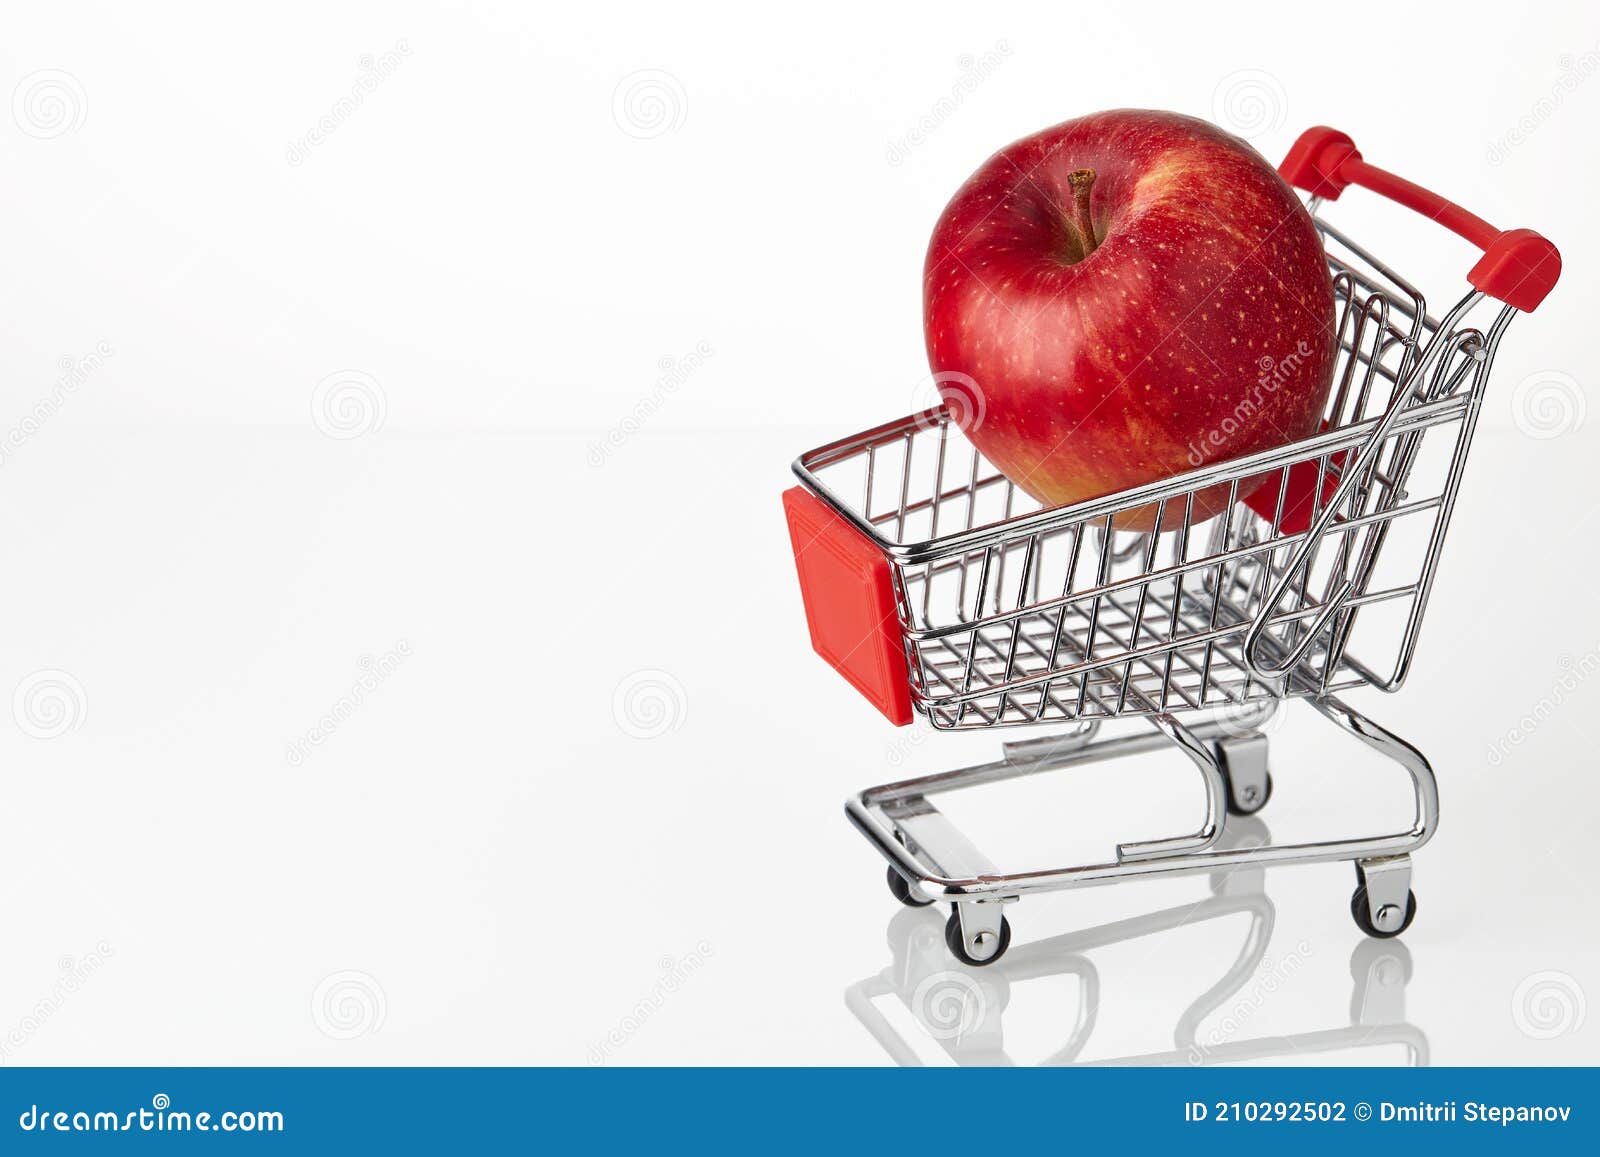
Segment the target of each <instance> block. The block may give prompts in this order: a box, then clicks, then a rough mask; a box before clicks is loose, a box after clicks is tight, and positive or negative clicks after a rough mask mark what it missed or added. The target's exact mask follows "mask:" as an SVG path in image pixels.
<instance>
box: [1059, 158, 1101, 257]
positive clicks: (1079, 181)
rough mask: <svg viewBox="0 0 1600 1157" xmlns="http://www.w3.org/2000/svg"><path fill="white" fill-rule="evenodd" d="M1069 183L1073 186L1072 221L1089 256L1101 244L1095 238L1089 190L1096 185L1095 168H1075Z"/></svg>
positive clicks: (1085, 253)
mask: <svg viewBox="0 0 1600 1157" xmlns="http://www.w3.org/2000/svg"><path fill="white" fill-rule="evenodd" d="M1067 184H1068V185H1071V186H1072V215H1073V222H1072V223H1073V225H1074V226H1076V228H1077V230H1078V237H1079V239H1080V240H1081V241H1082V242H1083V255H1084V257H1087V256H1089V254H1091V253H1093V252H1094V251H1095V247H1096V246H1097V245H1098V244H1099V242H1097V241H1096V240H1095V239H1094V219H1093V218H1092V217H1091V216H1090V215H1089V190H1090V189H1092V188H1093V187H1094V170H1093V169H1074V170H1073V171H1072V172H1070V173H1068V174H1067Z"/></svg>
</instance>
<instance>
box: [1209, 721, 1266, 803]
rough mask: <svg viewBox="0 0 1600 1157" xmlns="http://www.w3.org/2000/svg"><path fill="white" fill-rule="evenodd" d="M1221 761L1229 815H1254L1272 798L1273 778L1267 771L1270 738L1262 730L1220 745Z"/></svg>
mask: <svg viewBox="0 0 1600 1157" xmlns="http://www.w3.org/2000/svg"><path fill="white" fill-rule="evenodd" d="M1216 750H1217V762H1218V763H1219V764H1221V766H1222V783H1223V787H1224V789H1225V795H1226V797H1227V804H1228V814H1229V815H1235V816H1253V815H1255V814H1256V813H1257V812H1258V811H1260V810H1261V809H1262V808H1264V807H1266V806H1267V801H1268V800H1269V799H1271V798H1272V775H1271V773H1270V772H1268V771H1267V737H1266V736H1265V735H1262V734H1261V733H1260V732H1259V731H1257V732H1253V733H1252V734H1250V735H1239V736H1235V737H1233V738H1231V739H1223V740H1220V741H1218V743H1217V748H1216Z"/></svg>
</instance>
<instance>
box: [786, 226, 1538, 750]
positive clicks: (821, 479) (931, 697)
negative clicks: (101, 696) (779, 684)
mask: <svg viewBox="0 0 1600 1157" xmlns="http://www.w3.org/2000/svg"><path fill="white" fill-rule="evenodd" d="M1318 227H1319V229H1320V230H1321V231H1322V233H1323V235H1324V238H1325V240H1326V242H1327V244H1328V247H1329V266H1330V269H1331V271H1332V273H1333V277H1334V286H1335V292H1336V297H1337V301H1338V304H1339V316H1338V323H1339V330H1338V341H1339V349H1340V356H1339V360H1338V363H1337V365H1336V367H1335V376H1334V383H1335V388H1334V390H1333V392H1332V396H1331V398H1330V401H1329V407H1328V411H1327V415H1326V428H1325V429H1324V431H1323V432H1322V433H1319V434H1317V435H1315V436H1313V437H1310V438H1307V439H1304V440H1302V441H1299V442H1295V443H1291V444H1289V445H1287V446H1282V447H1278V448H1276V449H1272V450H1266V451H1262V452H1260V453H1256V454H1252V455H1249V456H1247V457H1244V458H1236V459H1230V460H1227V461H1220V462H1214V463H1210V464H1204V465H1201V466H1198V467H1197V468H1196V469H1194V470H1191V471H1189V472H1187V473H1185V474H1182V475H1179V476H1177V477H1174V478H1170V479H1167V480H1164V481H1160V482H1154V483H1150V484H1149V485H1146V486H1141V487H1137V488H1135V489H1132V490H1127V491H1123V492H1120V493H1116V494H1110V495H1106V496H1105V497H1102V498H1097V499H1092V500H1089V501H1085V502H1080V503H1076V504H1073V505H1070V506H1065V507H1057V508H1051V509H1039V508H1038V503H1036V502H1034V501H1033V500H1032V499H1031V498H1029V497H1028V496H1027V495H1026V494H1025V493H1023V492H1022V491H1021V490H1020V489H1019V488H1018V487H1016V486H1015V485H1014V484H1013V483H1012V482H1011V481H1010V480H1009V479H1007V478H1006V477H1005V476H1004V475H1003V474H1001V473H1000V471H999V470H998V469H997V468H995V467H994V466H993V465H992V464H990V463H989V462H988V460H987V459H985V458H984V457H983V455H982V454H981V453H979V451H978V450H977V448H976V447H974V446H973V445H972V444H971V443H970V442H968V441H967V439H966V438H965V437H964V435H963V434H962V432H961V430H960V429H959V428H958V427H957V426H956V425H955V424H954V422H953V420H952V418H951V416H950V414H948V413H947V412H946V411H945V410H944V409H942V408H940V409H934V410H929V411H926V412H924V413H921V414H914V415H910V416H908V417H906V418H902V419H900V420H899V421H897V422H891V423H889V424H887V425H884V426H880V427H877V428H876V429H873V430H869V431H867V432H865V433H863V434H859V435H856V436H854V437H852V438H846V439H842V440H840V441H837V442H833V443H830V444H829V445H827V446H823V447H820V448H818V449H816V450H813V451H811V452H809V453H807V454H804V455H802V456H801V457H800V458H799V459H798V460H797V461H796V462H795V464H794V471H795V473H796V475H797V476H798V477H799V478H800V479H801V481H802V482H803V483H804V484H805V485H806V486H807V487H808V488H809V489H810V490H811V491H812V492H813V493H815V494H816V495H817V496H818V497H819V498H821V499H822V500H823V501H824V502H826V503H827V504H828V505H829V506H830V507H831V508H832V509H833V510H834V512H836V513H837V514H838V515H839V516H840V517H841V518H843V519H845V520H846V521H847V522H849V523H850V524H851V525H853V526H854V527H855V528H856V529H857V530H858V531H860V532H861V533H862V534H863V535H865V536H866V537H867V538H868V539H869V540H870V541H871V542H873V543H874V544H875V545H876V546H877V547H878V549H879V550H881V551H882V552H883V555H884V557H885V558H886V559H887V560H888V561H889V562H890V564H891V569H892V573H893V578H894V585H895V592H896V597H897V602H898V605H899V613H900V631H901V637H902V642H903V645H904V649H905V655H906V661H907V668H908V671H909V674H910V683H911V687H910V690H911V697H912V702H913V705H914V706H915V708H916V709H917V710H918V711H919V712H921V713H922V714H923V715H924V716H926V717H927V718H928V720H929V722H931V723H932V724H933V725H934V726H935V727H937V728H941V729H948V730H959V729H969V728H975V727H990V726H1016V725H1029V724H1040V723H1055V722H1062V721H1073V720H1077V719H1087V718H1112V717H1118V716H1125V715H1152V716H1159V715H1163V714H1168V713H1173V712H1184V711H1191V710H1192V711H1200V710H1204V709H1207V708H1210V707H1215V706H1219V705H1222V704H1228V703H1242V702H1249V701H1265V700H1270V699H1278V698H1283V697H1285V696H1307V695H1309V696H1316V695H1323V694H1327V693H1329V692H1335V691H1340V690H1345V689H1350V688H1356V687H1366V686H1374V687H1378V688H1380V689H1382V690H1385V691H1393V690H1396V689H1398V688H1399V686H1400V685H1401V684H1402V683H1403V681H1404V679H1405V677H1406V675H1407V673H1408V672H1409V669H1410V665H1411V660H1412V655H1413V653H1414V651H1415V647H1416V643H1417V638H1418V635H1419V633H1420V630H1421V624H1422V618H1423V613H1424V611H1425V609H1426V606H1427V603H1428V599H1429V596H1430V594H1431V592H1432V588H1433V583H1434V579H1435V576H1436V573H1437V568H1438V562H1439V556H1440V551H1441V549H1442V546H1443V542H1444V537H1445V533H1446V531H1447V530H1448V528H1449V523H1450V517H1451V514H1452V513H1453V510H1454V506H1455V500H1456V495H1457V493H1458V490H1459V486H1460V482H1461V477H1462V473H1463V470H1464V467H1465V462H1466V456H1467V452H1468V450H1469V448H1470V446H1471V442H1472V435H1473V432H1474V429H1475V427H1476V424H1477V418H1478V414H1479V411H1480V408H1481V405H1482V400H1483V394H1484V390H1485V387H1486V384H1487V381H1488V376H1489V371H1490V369H1491V367H1492V365H1493V360H1494V355H1495V352H1496V350H1497V349H1498V347H1499V344H1500V340H1501V338H1502V337H1503V335H1504V333H1505V330H1506V327H1507V326H1508V325H1509V324H1510V322H1511V319H1512V318H1513V317H1514V316H1515V315H1516V311H1515V310H1514V309H1511V308H1510V307H1500V308H1499V312H1498V314H1496V315H1495V316H1494V318H1493V320H1492V321H1491V323H1490V324H1489V326H1488V328H1487V331H1486V332H1485V331H1482V330H1479V329H1477V328H1474V327H1473V326H1472V325H1470V324H1469V319H1470V318H1471V317H1472V316H1474V315H1475V314H1476V313H1477V312H1478V311H1479V309H1480V308H1481V307H1482V306H1483V303H1484V302H1485V301H1486V299H1485V297H1484V295H1483V294H1481V293H1479V292H1478V291H1476V290H1472V291H1470V292H1468V293H1467V294H1466V295H1464V296H1463V297H1462V298H1461V299H1460V300H1459V301H1458V302H1457V303H1456V304H1455V305H1454V306H1453V307H1452V308H1451V309H1450V310H1449V311H1448V312H1447V313H1446V314H1445V315H1444V317H1443V319H1441V320H1435V319H1434V318H1432V317H1431V316H1430V315H1429V314H1428V312H1427V304H1426V302H1425V301H1424V299H1423V297H1422V295H1421V294H1420V292H1418V291H1417V290H1416V289H1415V288H1414V287H1412V286H1411V285H1410V283H1408V282H1406V281H1405V280H1404V279H1403V278H1401V277H1400V276H1399V275H1398V274H1396V273H1395V272H1394V271H1393V270H1391V269H1390V268H1389V267H1388V266H1386V265H1384V264H1383V263H1382V262H1380V261H1378V260H1377V259H1376V258H1374V257H1372V256H1371V255H1370V254H1368V253H1367V252H1366V251H1365V250H1363V249H1361V248H1360V247H1359V246H1357V245H1356V244H1355V243H1354V242H1352V241H1350V240H1349V238H1347V237H1345V236H1344V235H1343V234H1342V233H1339V232H1338V231H1337V230H1335V229H1333V228H1332V227H1331V226H1328V225H1327V224H1326V223H1323V222H1318ZM1267 361H1270V359H1267ZM1265 382H1266V379H1265V378H1264V379H1263V382H1262V383H1258V386H1257V388H1258V390H1259V389H1260V388H1262V386H1263V385H1264V384H1265ZM1430 434H1431V435H1432V437H1429V435H1430ZM1419 466H1420V467H1421V469H1419ZM1312 474H1314V477H1315V484H1314V486H1311V487H1308V489H1309V493H1308V494H1307V496H1306V497H1307V498H1308V499H1309V501H1310V502H1311V509H1310V512H1309V514H1310V517H1309V525H1303V523H1304V521H1306V520H1305V519H1303V518H1300V517H1298V515H1299V514H1300V513H1301V512H1299V511H1297V510H1295V509H1293V508H1290V507H1289V506H1288V503H1289V500H1290V496H1291V493H1292V491H1291V485H1290V483H1291V477H1298V478H1299V479H1300V481H1301V484H1302V485H1303V484H1304V483H1305V482H1306V480H1307V479H1308V478H1309V477H1310V476H1311V475H1312ZM1274 499H1275V501H1274ZM1219 507H1220V509H1219ZM1151 511H1154V512H1155V514H1154V517H1153V519H1152V516H1151ZM1208 521H1209V522H1210V526H1209V528H1206V527H1205V524H1206V523H1207V522H1208ZM1152 522H1153V524H1154V525H1156V526H1159V527H1162V528H1163V529H1162V530H1161V531H1160V532H1155V531H1149V530H1140V529H1138V528H1139V526H1140V525H1146V526H1148V525H1150V524H1151V523H1152ZM1402 526H1404V527H1408V528H1409V527H1411V526H1416V527H1418V528H1419V529H1420V530H1421V531H1422V533H1421V536H1420V539H1419V538H1418V537H1417V536H1416V535H1414V534H1413V535H1412V536H1411V541H1410V543H1409V545H1408V546H1406V547H1405V548H1404V549H1400V548H1397V547H1396V546H1395V543H1394V540H1395V537H1396V531H1397V530H1398V529H1399V528H1401V527H1402ZM1401 537H1402V538H1404V537H1405V535H1403V534H1402V535H1401ZM1381 604H1396V605H1398V606H1401V607H1404V608H1405V610H1406V615H1405V619H1404V623H1403V625H1402V626H1401V627H1400V628H1399V629H1398V630H1395V629H1393V628H1391V627H1390V626H1388V625H1387V624H1384V623H1382V622H1378V623H1376V624H1374V627H1373V629H1371V630H1370V631H1365V632H1362V631H1359V630H1358V628H1360V627H1362V626H1364V625H1365V624H1366V622H1367V621H1369V620H1370V619H1371V616H1372V614H1373V612H1372V611H1369V610H1368V608H1376V607H1378V606H1379V605H1381ZM1353 636H1356V637H1358V638H1359V639H1360V641H1361V644H1362V646H1367V645H1368V644H1376V645H1379V646H1382V647H1383V648H1384V649H1385V650H1386V651H1387V652H1388V655H1389V657H1388V658H1386V659H1385V661H1384V662H1383V663H1382V664H1379V665H1372V664H1369V663H1363V662H1362V661H1360V660H1359V659H1357V658H1355V656H1354V655H1353V654H1352V653H1351V651H1350V643H1351V641H1352V637H1353ZM1385 672H1387V673H1385Z"/></svg>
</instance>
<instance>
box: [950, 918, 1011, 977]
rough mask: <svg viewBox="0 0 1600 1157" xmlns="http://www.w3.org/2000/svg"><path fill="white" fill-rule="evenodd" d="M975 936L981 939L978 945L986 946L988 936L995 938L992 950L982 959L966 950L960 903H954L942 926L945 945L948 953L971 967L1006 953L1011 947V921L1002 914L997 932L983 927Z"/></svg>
mask: <svg viewBox="0 0 1600 1157" xmlns="http://www.w3.org/2000/svg"><path fill="white" fill-rule="evenodd" d="M976 937H977V938H978V939H979V940H980V941H981V943H980V944H979V945H978V947H984V946H986V945H987V944H988V943H989V940H988V938H989V937H996V938H997V940H996V942H995V949H994V951H993V952H991V953H989V955H988V956H985V957H984V958H983V959H982V960H979V959H978V958H977V957H975V956H973V955H972V953H971V952H969V951H968V950H967V944H966V939H965V938H964V937H963V936H962V934H961V905H960V904H957V905H955V906H954V907H953V909H952V910H951V912H950V919H949V920H948V921H946V922H945V926H944V943H945V947H947V948H949V949H950V955H952V956H954V957H955V958H956V959H957V960H959V961H961V963H963V964H969V965H971V966H972V967H973V968H982V967H983V966H984V965H986V964H993V963H994V962H995V961H996V960H999V959H1000V958H1001V957H1002V956H1004V955H1005V954H1006V949H1007V948H1010V947H1011V921H1009V920H1007V919H1006V918H1005V916H1004V915H1003V914H1002V915H1001V917H1000V929H999V931H998V932H996V931H992V930H990V929H983V930H981V931H979V932H977V933H976Z"/></svg>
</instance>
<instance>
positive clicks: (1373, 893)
mask: <svg viewBox="0 0 1600 1157" xmlns="http://www.w3.org/2000/svg"><path fill="white" fill-rule="evenodd" d="M1355 863H1356V881H1357V882H1356V890H1355V895H1353V896H1351V897H1350V915H1352V916H1353V917H1355V921H1356V924H1357V925H1358V926H1359V927H1360V929H1361V930H1362V931H1363V932H1365V933H1366V934H1367V935H1368V936H1376V937H1378V938H1379V939H1380V940H1387V939H1388V938H1389V937H1391V936H1398V935H1400V933H1402V932H1404V931H1405V930H1406V929H1407V928H1409V927H1410V926H1411V921H1412V920H1413V919H1414V918H1415V917H1416V914H1417V897H1416V895H1415V893H1413V892H1412V891H1411V857H1410V856H1384V857H1381V858H1379V859H1375V860H1357V861H1356V862H1355Z"/></svg>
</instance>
